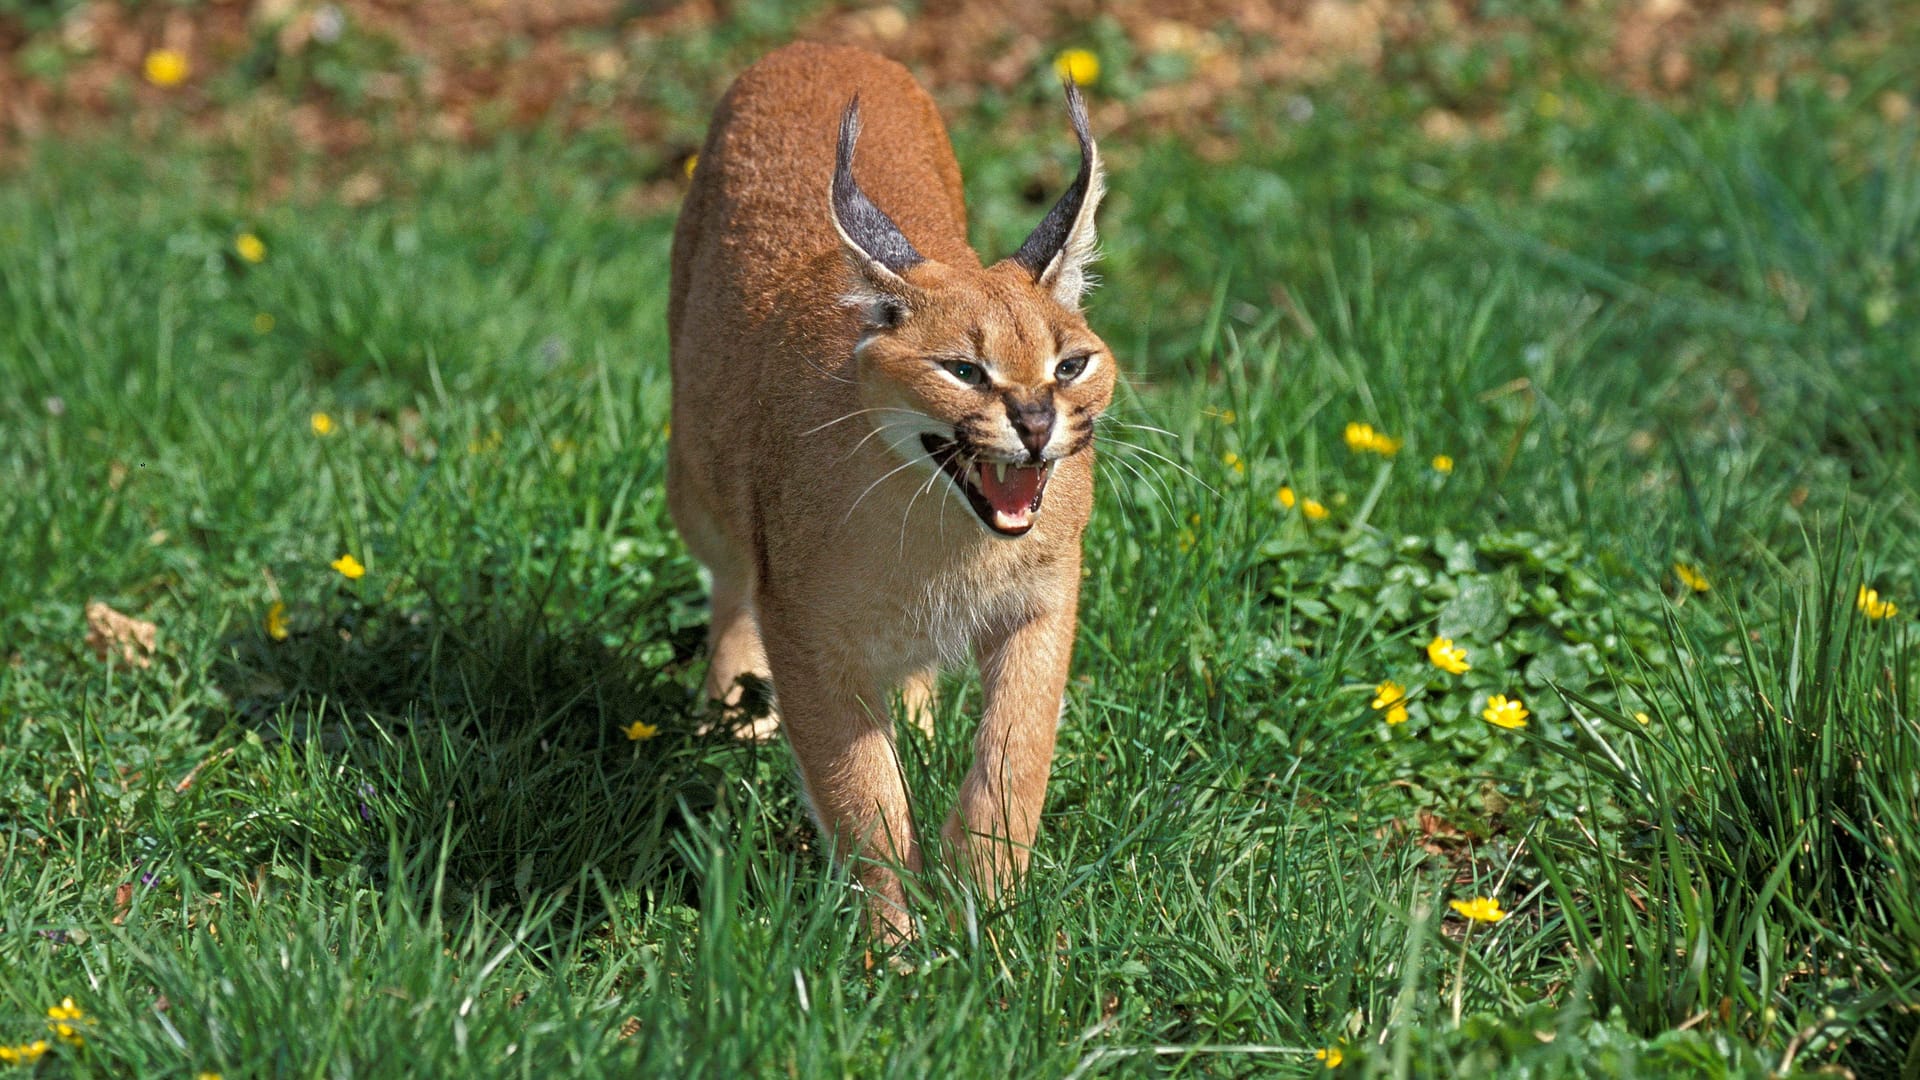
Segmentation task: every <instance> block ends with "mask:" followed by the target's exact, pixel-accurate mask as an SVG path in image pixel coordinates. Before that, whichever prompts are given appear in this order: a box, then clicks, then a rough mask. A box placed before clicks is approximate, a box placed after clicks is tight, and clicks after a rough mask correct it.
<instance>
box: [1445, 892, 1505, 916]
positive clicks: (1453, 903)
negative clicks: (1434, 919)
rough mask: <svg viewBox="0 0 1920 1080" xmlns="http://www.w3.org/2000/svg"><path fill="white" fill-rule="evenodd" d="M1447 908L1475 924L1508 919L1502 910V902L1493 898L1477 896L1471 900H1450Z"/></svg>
mask: <svg viewBox="0 0 1920 1080" xmlns="http://www.w3.org/2000/svg"><path fill="white" fill-rule="evenodd" d="M1447 906H1448V907H1450V908H1452V909H1453V910H1455V911H1457V912H1459V913H1460V914H1462V915H1465V916H1466V917H1467V918H1469V919H1472V920H1473V921H1474V922H1499V921H1500V920H1501V919H1504V918H1506V917H1507V913H1506V912H1504V911H1501V910H1500V901H1498V900H1496V899H1494V898H1493V897H1491V896H1476V897H1474V898H1473V899H1471V900H1450V901H1448V902H1447Z"/></svg>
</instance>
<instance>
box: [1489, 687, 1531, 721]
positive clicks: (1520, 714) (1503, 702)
mask: <svg viewBox="0 0 1920 1080" xmlns="http://www.w3.org/2000/svg"><path fill="white" fill-rule="evenodd" d="M1480 716H1481V717H1482V718H1483V719H1485V720H1486V722H1487V723H1489V724H1492V725H1493V726H1494V727H1503V728H1508V729H1512V728H1523V727H1526V726H1527V707H1526V706H1525V705H1522V704H1520V699H1519V698H1510V697H1508V696H1507V695H1505V694H1495V695H1493V696H1492V697H1490V698H1488V699H1487V707H1486V708H1485V709H1483V710H1481V712H1480Z"/></svg>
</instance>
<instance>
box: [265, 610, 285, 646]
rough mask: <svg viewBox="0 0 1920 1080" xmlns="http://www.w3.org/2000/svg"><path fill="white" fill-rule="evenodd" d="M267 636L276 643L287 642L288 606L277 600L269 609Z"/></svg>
mask: <svg viewBox="0 0 1920 1080" xmlns="http://www.w3.org/2000/svg"><path fill="white" fill-rule="evenodd" d="M267 636H268V637H270V638H272V639H273V640H275V641H285V640H287V605H285V604H282V603H280V602H279V601H277V600H276V601H274V604H273V606H272V607H270V608H268V609H267Z"/></svg>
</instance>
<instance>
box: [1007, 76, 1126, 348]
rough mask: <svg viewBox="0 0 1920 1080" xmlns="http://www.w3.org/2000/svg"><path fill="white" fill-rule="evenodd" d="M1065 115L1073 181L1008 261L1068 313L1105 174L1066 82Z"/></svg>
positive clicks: (1083, 277) (1081, 288) (1076, 300)
mask: <svg viewBox="0 0 1920 1080" xmlns="http://www.w3.org/2000/svg"><path fill="white" fill-rule="evenodd" d="M1066 86H1067V116H1068V117H1069V118H1071V119H1072V121H1073V134H1074V136H1075V137H1076V138H1078V139H1079V140H1080V173H1079V175H1077V176H1075V177H1074V178H1073V183H1072V184H1071V185H1070V186H1069V187H1068V188H1067V191H1066V194H1064V195H1062V196H1060V201H1059V202H1057V203H1054V204H1053V209H1051V210H1049V211H1047V216H1046V217H1044V218H1042V219H1040V226H1039V227H1038V228H1036V229H1034V230H1033V233H1032V235H1030V236H1028V237H1027V241H1026V243H1024V244H1021V245H1020V250H1019V251H1016V252H1014V253H1013V261H1014V262H1016V263H1019V264H1020V265H1021V266H1023V267H1025V268H1026V269H1027V272H1028V273H1031V274H1032V275H1033V280H1034V281H1035V282H1036V283H1037V284H1039V285H1040V286H1041V287H1042V288H1045V289H1048V290H1050V291H1051V292H1052V293H1053V295H1054V298H1055V299H1057V300H1059V301H1060V303H1061V304H1062V305H1064V306H1065V307H1067V308H1068V309H1070V310H1075V311H1077V310H1079V308H1080V298H1081V297H1082V296H1084V295H1086V291H1087V286H1088V284H1089V282H1088V280H1087V264H1088V263H1090V262H1092V261H1093V257H1094V247H1095V244H1096V242H1097V240H1096V237H1095V236H1094V231H1093V212H1094V211H1095V210H1097V209H1099V206H1100V196H1102V195H1104V194H1106V190H1107V183H1106V174H1105V172H1104V171H1103V170H1102V169H1101V167H1100V148H1099V147H1097V146H1095V145H1094V143H1093V133H1092V131H1091V130H1089V128H1088V125H1087V103H1086V100H1085V99H1083V98H1082V97H1081V96H1080V88H1079V87H1078V86H1076V85H1074V82H1073V80H1072V79H1068V80H1066Z"/></svg>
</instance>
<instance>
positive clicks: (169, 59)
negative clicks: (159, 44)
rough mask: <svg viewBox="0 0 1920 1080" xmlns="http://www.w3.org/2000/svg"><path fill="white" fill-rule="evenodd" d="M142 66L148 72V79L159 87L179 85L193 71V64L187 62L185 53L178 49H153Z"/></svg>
mask: <svg viewBox="0 0 1920 1080" xmlns="http://www.w3.org/2000/svg"><path fill="white" fill-rule="evenodd" d="M141 68H142V70H144V71H145V72H146V76H147V81H148V82H150V83H152V84H153V85H155V86H159V87H168V86H179V85H180V84H181V83H183V82H186V81H187V76H188V75H191V74H192V73H193V65H191V64H189V63H187V58H186V56H185V54H183V53H181V52H180V51H179V50H177V49H155V50H153V51H152V52H150V53H148V54H147V60H146V63H144V64H142V65H141Z"/></svg>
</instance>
